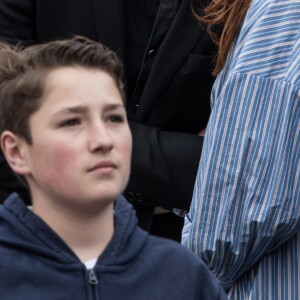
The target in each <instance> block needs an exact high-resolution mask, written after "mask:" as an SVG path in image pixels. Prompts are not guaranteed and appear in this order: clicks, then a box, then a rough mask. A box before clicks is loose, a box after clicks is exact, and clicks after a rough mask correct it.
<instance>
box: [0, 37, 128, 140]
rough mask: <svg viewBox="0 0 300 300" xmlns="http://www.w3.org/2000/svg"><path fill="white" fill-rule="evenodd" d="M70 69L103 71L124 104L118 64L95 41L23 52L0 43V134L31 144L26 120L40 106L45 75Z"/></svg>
mask: <svg viewBox="0 0 300 300" xmlns="http://www.w3.org/2000/svg"><path fill="white" fill-rule="evenodd" d="M72 66H74V67H75V66H79V67H84V68H92V69H99V70H102V71H105V72H107V73H108V74H109V75H110V76H111V77H112V78H113V79H114V81H115V83H116V85H117V87H118V89H119V91H120V94H121V97H122V99H123V101H125V99H124V98H125V96H124V88H123V81H122V64H121V61H120V60H119V58H118V57H117V55H116V54H115V53H114V52H113V51H111V50H109V49H108V48H107V47H105V46H104V45H102V44H100V43H98V42H95V41H92V40H89V39H88V38H85V37H80V36H76V37H74V38H72V39H68V40H58V41H51V42H48V43H45V44H40V45H35V46H30V47H28V48H25V49H21V48H19V47H13V46H9V45H7V44H4V43H0V135H1V133H2V132H3V131H4V130H9V131H11V132H13V133H14V134H16V135H18V136H20V137H22V138H24V139H25V140H26V141H27V142H28V143H29V144H32V142H33V141H32V136H31V133H30V128H29V122H28V121H29V118H30V116H31V115H32V114H33V113H34V112H35V111H37V110H38V109H39V107H40V105H41V104H42V97H43V94H44V92H45V82H46V79H47V76H48V75H49V73H50V72H51V71H53V70H55V69H58V68H61V67H72Z"/></svg>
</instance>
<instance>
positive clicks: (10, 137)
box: [1, 131, 30, 175]
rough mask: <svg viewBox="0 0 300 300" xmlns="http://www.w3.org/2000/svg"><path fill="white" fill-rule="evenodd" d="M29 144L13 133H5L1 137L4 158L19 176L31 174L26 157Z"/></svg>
mask: <svg viewBox="0 0 300 300" xmlns="http://www.w3.org/2000/svg"><path fill="white" fill-rule="evenodd" d="M26 146H28V145H27V143H26V141H24V140H23V139H21V138H19V137H18V136H16V135H15V134H14V133H12V132H11V131H4V132H3V133H2V135H1V148H2V151H3V153H4V156H5V158H6V160H7V162H8V164H9V165H10V167H11V168H12V170H13V171H14V172H15V173H17V174H19V175H26V174H29V173H30V168H29V166H28V162H27V159H26V158H27V156H26V149H27V148H26Z"/></svg>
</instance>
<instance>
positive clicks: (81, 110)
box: [55, 103, 125, 115]
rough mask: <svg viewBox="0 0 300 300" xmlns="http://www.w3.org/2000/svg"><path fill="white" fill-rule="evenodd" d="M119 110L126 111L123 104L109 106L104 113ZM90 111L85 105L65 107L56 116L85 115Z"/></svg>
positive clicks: (104, 109)
mask: <svg viewBox="0 0 300 300" xmlns="http://www.w3.org/2000/svg"><path fill="white" fill-rule="evenodd" d="M118 108H123V109H125V107H124V105H123V103H114V104H108V105H106V106H105V107H104V108H103V111H104V112H107V111H111V110H115V109H118ZM87 110H88V108H87V106H84V105H78V106H72V107H64V108H63V109H61V110H60V111H58V112H57V113H56V114H55V115H60V114H62V113H85V112H86V111H87Z"/></svg>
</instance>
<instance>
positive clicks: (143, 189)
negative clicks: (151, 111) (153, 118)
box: [125, 122, 203, 210]
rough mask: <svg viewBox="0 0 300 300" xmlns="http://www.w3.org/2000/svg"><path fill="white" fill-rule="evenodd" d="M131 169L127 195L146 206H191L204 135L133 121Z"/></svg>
mask: <svg viewBox="0 0 300 300" xmlns="http://www.w3.org/2000/svg"><path fill="white" fill-rule="evenodd" d="M130 126H131V130H132V134H133V153H132V157H133V158H134V159H133V160H132V169H131V177H130V180H129V184H128V186H127V189H126V193H125V195H126V197H127V198H128V199H129V200H133V201H137V202H141V203H142V204H146V205H153V206H163V207H166V208H181V209H186V210H188V209H189V207H190V203H191V199H192V194H193V187H194V181H195V178H196V174H197V167H198V164H199V159H200V154H201V149H202V142H203V138H202V137H199V136H197V135H193V134H184V133H175V132H165V131H160V130H159V129H157V128H153V127H148V126H145V125H143V124H140V123H135V122H131V123H130Z"/></svg>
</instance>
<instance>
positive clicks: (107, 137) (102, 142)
mask: <svg viewBox="0 0 300 300" xmlns="http://www.w3.org/2000/svg"><path fill="white" fill-rule="evenodd" d="M88 143H89V150H90V151H91V152H95V151H109V150H111V149H112V147H113V140H112V137H111V134H110V132H109V130H108V129H107V128H106V126H105V125H104V124H102V123H101V124H97V125H95V126H93V127H92V128H91V130H90V133H89V142H88Z"/></svg>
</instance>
